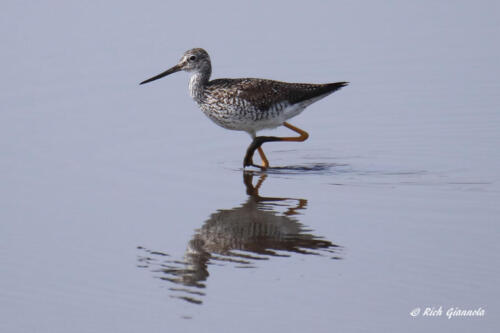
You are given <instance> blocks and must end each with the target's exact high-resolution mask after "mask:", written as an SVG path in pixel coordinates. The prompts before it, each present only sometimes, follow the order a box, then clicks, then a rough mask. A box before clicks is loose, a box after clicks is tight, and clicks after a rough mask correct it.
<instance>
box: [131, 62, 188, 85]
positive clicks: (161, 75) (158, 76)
mask: <svg viewBox="0 0 500 333" xmlns="http://www.w3.org/2000/svg"><path fill="white" fill-rule="evenodd" d="M181 69H182V67H181V65H180V64H177V65H175V66H174V67H172V68H170V69H167V70H166V71H164V72H163V73H160V74H158V75H156V76H153V77H152V78H150V79H147V80H145V81H142V82H141V83H139V84H144V83H148V82H151V81H154V80H158V79H161V78H162V77H164V76H167V75H169V74H172V73H175V72H178V71H180V70H181Z"/></svg>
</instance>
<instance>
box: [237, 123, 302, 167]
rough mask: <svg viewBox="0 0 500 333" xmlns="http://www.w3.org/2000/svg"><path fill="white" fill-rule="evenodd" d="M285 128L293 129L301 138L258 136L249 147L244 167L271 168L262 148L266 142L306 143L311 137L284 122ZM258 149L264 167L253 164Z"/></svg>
mask: <svg viewBox="0 0 500 333" xmlns="http://www.w3.org/2000/svg"><path fill="white" fill-rule="evenodd" d="M283 126H285V127H287V128H289V129H291V130H292V131H294V132H297V133H299V134H300V135H299V136H293V137H276V136H257V137H255V138H254V139H253V141H252V143H251V144H250V146H248V149H247V153H246V155H245V159H244V160H243V167H247V166H250V165H251V166H254V167H257V168H261V169H263V170H265V169H267V168H268V167H269V161H268V160H267V158H266V155H264V151H263V150H262V148H261V146H262V144H264V143H265V142H271V141H298V142H301V141H305V140H307V138H308V137H309V134H308V133H307V132H306V131H304V130H301V129H300V128H298V127H295V126H293V125H290V124H289V123H286V122H284V123H283ZM256 149H258V151H259V155H260V158H261V159H262V166H258V165H255V164H253V154H254V153H255V150H256Z"/></svg>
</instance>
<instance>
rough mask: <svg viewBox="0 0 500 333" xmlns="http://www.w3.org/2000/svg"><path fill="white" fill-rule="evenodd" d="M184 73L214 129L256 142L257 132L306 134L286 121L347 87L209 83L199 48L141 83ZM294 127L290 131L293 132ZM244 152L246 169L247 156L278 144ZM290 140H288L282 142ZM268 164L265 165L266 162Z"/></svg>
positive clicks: (230, 81)
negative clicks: (284, 128)
mask: <svg viewBox="0 0 500 333" xmlns="http://www.w3.org/2000/svg"><path fill="white" fill-rule="evenodd" d="M180 70H184V71H187V72H190V73H191V78H190V80H189V92H190V95H191V97H192V98H193V99H194V100H195V101H196V102H197V103H198V105H199V106H200V108H201V110H202V111H203V113H204V114H205V115H206V116H207V117H208V118H210V119H211V120H212V121H214V122H215V123H216V124H217V125H219V126H222V127H224V128H227V129H231V130H238V131H245V132H247V133H249V134H250V135H251V136H252V138H254V140H255V138H256V133H257V131H259V130H262V129H266V128H275V127H278V126H281V125H285V126H287V127H289V128H291V129H292V130H295V131H297V132H299V133H301V137H300V140H293V138H292V141H304V140H305V139H307V133H306V132H304V131H302V130H300V129H297V128H295V127H293V126H291V125H289V124H287V123H286V121H287V120H288V119H290V118H292V117H295V116H296V115H298V114H300V113H301V112H302V111H303V110H304V109H305V108H306V107H308V106H309V105H311V104H312V103H314V102H316V101H318V100H320V99H322V98H324V97H326V96H328V95H330V94H331V93H333V92H334V91H336V90H338V89H340V88H342V87H344V86H346V85H347V82H335V83H326V84H309V83H288V82H280V81H273V80H266V79H255V78H242V79H216V80H212V81H210V76H211V74H212V64H211V62H210V57H209V55H208V53H207V52H206V51H205V50H203V49H200V48H195V49H191V50H189V51H186V52H185V53H184V55H183V56H182V58H181V59H180V61H179V63H178V64H177V65H175V66H174V67H172V68H170V69H168V70H167V71H165V72H163V73H161V74H159V75H156V76H154V77H152V78H150V79H148V80H145V81H143V82H141V84H143V83H147V82H151V81H154V80H156V79H159V78H161V77H164V76H166V75H169V74H171V73H174V72H177V71H180ZM292 127H293V128H292ZM260 138H261V139H260V141H258V142H254V145H253V146H251V147H252V148H251V149H250V150H249V152H247V157H246V158H245V165H247V164H248V163H253V162H251V156H250V157H248V155H249V154H250V153H251V154H252V155H253V151H254V150H256V149H259V152H261V156H262V155H263V152H262V151H261V148H260V146H261V145H262V143H263V142H267V141H278V139H279V138H275V137H260ZM285 139H286V140H290V138H285ZM266 162H267V161H266Z"/></svg>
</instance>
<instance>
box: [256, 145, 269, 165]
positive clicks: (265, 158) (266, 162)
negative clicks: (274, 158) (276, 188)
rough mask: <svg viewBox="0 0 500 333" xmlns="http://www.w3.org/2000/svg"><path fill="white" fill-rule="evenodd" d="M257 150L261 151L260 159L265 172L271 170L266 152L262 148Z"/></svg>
mask: <svg viewBox="0 0 500 333" xmlns="http://www.w3.org/2000/svg"><path fill="white" fill-rule="evenodd" d="M257 150H258V151H259V155H260V159H261V160H262V168H263V169H264V170H265V169H267V168H269V161H268V160H267V157H266V155H265V154H264V150H263V149H262V147H259V148H258V149H257Z"/></svg>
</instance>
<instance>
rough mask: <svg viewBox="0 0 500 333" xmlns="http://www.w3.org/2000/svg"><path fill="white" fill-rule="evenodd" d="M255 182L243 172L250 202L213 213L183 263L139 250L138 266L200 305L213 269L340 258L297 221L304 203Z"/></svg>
mask: <svg viewBox="0 0 500 333" xmlns="http://www.w3.org/2000/svg"><path fill="white" fill-rule="evenodd" d="M253 177H254V173H252V172H244V173H243V182H244V184H245V187H246V192H247V194H248V200H247V201H246V202H245V203H244V204H242V205H241V206H239V207H235V208H232V209H221V210H218V211H217V212H215V213H213V214H212V215H211V216H210V218H209V219H208V220H207V221H206V222H205V223H204V224H203V226H202V227H201V228H200V229H198V230H196V233H195V234H194V236H193V238H192V239H191V240H190V241H189V243H188V246H187V250H186V253H185V256H184V260H174V259H172V258H171V257H170V256H169V255H168V254H166V253H163V252H158V251H152V250H149V249H146V248H144V247H142V246H141V247H139V250H140V251H141V252H142V253H141V255H140V256H139V258H138V260H139V267H143V268H149V269H151V270H152V271H153V272H154V273H155V274H157V277H158V278H159V279H161V280H165V281H169V282H171V283H173V284H174V286H173V287H171V288H169V289H170V290H171V291H172V292H174V293H176V295H172V297H176V298H180V299H183V300H186V301H188V302H190V303H195V304H201V303H202V297H203V296H204V295H205V294H204V292H203V291H202V290H203V289H204V288H205V287H206V285H205V281H206V280H207V278H208V276H209V265H211V264H219V265H220V264H224V263H231V264H233V265H235V266H236V267H239V268H253V267H255V266H254V264H255V262H257V261H260V260H268V259H270V258H272V257H289V256H291V255H292V254H293V253H297V254H308V255H321V256H327V257H329V258H331V259H340V257H339V256H338V254H337V252H338V251H339V246H338V245H335V244H333V243H332V242H330V241H328V240H325V239H323V238H321V237H318V236H315V235H313V234H311V233H310V230H308V229H306V228H305V227H304V226H303V225H302V224H301V223H300V222H299V221H298V220H297V215H299V214H300V211H301V210H304V209H305V208H306V206H307V200H306V199H294V198H277V197H263V196H260V195H259V189H260V187H261V186H262V184H263V182H264V181H265V179H266V177H267V175H266V174H261V175H260V178H259V179H258V181H257V183H256V185H255V186H254V185H253ZM177 294H179V295H177Z"/></svg>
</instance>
